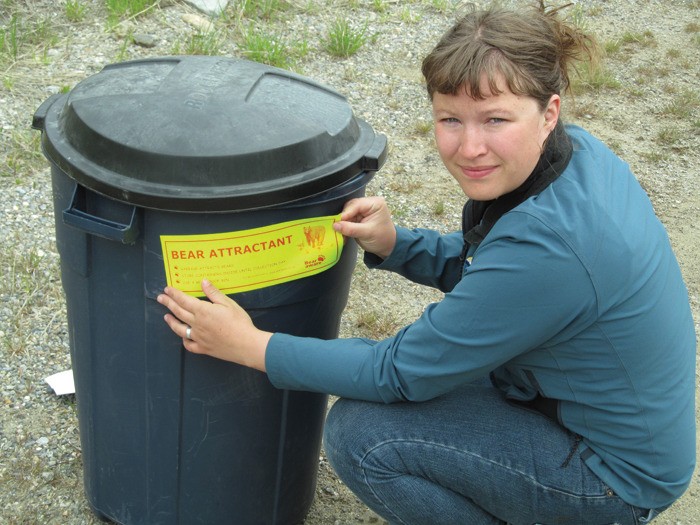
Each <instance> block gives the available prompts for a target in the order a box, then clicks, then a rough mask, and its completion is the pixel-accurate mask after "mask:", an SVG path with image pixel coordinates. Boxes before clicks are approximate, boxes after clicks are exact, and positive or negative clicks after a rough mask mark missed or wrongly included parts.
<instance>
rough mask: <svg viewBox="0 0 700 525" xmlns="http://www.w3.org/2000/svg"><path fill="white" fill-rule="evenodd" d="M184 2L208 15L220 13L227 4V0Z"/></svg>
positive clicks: (191, 0) (186, 0) (193, 0)
mask: <svg viewBox="0 0 700 525" xmlns="http://www.w3.org/2000/svg"><path fill="white" fill-rule="evenodd" d="M185 2H186V3H188V4H190V5H191V6H192V7H194V8H195V9H199V10H200V11H201V12H202V13H206V14H208V15H210V16H216V15H220V14H221V12H222V11H223V10H224V9H226V6H227V5H228V0H185Z"/></svg>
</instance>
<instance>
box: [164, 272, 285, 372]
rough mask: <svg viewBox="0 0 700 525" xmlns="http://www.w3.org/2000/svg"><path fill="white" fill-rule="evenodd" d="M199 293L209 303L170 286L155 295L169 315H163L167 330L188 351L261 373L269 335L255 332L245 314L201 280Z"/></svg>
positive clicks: (235, 304) (229, 299)
mask: <svg viewBox="0 0 700 525" xmlns="http://www.w3.org/2000/svg"><path fill="white" fill-rule="evenodd" d="M202 291H203V292H204V293H205V294H206V296H207V298H208V299H209V300H210V301H211V303H209V302H206V301H201V300H199V299H197V298H196V297H192V296H190V295H187V294H185V293H184V292H181V291H180V290H177V289H176V288H172V287H170V286H168V287H167V288H165V290H164V293H162V294H161V295H159V296H158V302H159V303H160V304H162V305H163V306H165V307H166V308H168V309H169V310H170V312H171V313H169V314H166V315H165V322H166V323H167V324H168V326H169V327H170V329H171V330H172V331H173V332H175V334H176V335H178V336H179V337H182V341H183V345H184V347H185V348H186V349H187V350H189V351H190V352H193V353H195V354H206V355H209V356H212V357H216V358H218V359H223V360H226V361H231V362H234V363H238V364H241V365H244V366H248V367H251V368H255V369H257V370H262V371H263V372H264V371H265V350H266V348H267V343H268V341H269V340H270V338H271V337H272V334H271V333H270V332H264V331H262V330H258V329H257V328H256V327H255V325H254V324H253V321H252V320H251V318H250V316H249V315H248V314H247V312H246V311H245V310H243V308H241V307H240V306H239V305H238V304H237V303H236V302H235V301H234V300H233V299H231V298H230V297H228V296H227V295H225V294H223V293H222V292H220V291H219V290H218V289H217V288H216V287H215V286H214V285H213V284H211V283H210V282H209V281H207V280H204V281H202ZM188 328H189V338H188Z"/></svg>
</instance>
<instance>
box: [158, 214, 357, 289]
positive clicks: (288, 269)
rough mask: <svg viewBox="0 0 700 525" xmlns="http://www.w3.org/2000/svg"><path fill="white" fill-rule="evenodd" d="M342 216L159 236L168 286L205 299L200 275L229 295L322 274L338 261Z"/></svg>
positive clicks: (341, 245)
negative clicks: (335, 225) (337, 224)
mask: <svg viewBox="0 0 700 525" xmlns="http://www.w3.org/2000/svg"><path fill="white" fill-rule="evenodd" d="M339 220H340V215H333V216H328V217H315V218H312V219H301V220H296V221H289V222H283V223H279V224H273V225H270V226H264V227H262V228H254V229H251V230H243V231H237V232H229V233H214V234H202V235H161V237H160V243H161V247H162V249H163V260H164V263H165V277H166V280H167V283H168V285H169V286H172V287H174V288H177V289H179V290H182V291H183V292H185V293H187V294H190V295H194V296H196V297H202V296H203V295H204V293H203V292H202V287H201V283H202V279H208V280H209V281H211V282H212V283H213V284H214V286H216V287H217V288H219V290H221V291H222V292H224V293H226V294H233V293H237V292H245V291H249V290H256V289H258V288H264V287H266V286H272V285H273V284H280V283H284V282H288V281H293V280H295V279H301V278H302V277H308V276H310V275H314V274H317V273H320V272H323V271H325V270H327V269H329V268H330V267H332V266H333V265H334V264H335V263H337V262H338V260H339V259H340V254H341V252H342V250H343V236H342V235H341V234H340V233H337V232H336V231H335V230H333V223H334V222H337V221H339Z"/></svg>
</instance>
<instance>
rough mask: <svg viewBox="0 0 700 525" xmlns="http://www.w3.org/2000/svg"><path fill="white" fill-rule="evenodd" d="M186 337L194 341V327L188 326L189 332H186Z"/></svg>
mask: <svg viewBox="0 0 700 525" xmlns="http://www.w3.org/2000/svg"><path fill="white" fill-rule="evenodd" d="M185 337H186V338H187V339H189V340H190V341H192V327H191V326H188V327H187V330H185Z"/></svg>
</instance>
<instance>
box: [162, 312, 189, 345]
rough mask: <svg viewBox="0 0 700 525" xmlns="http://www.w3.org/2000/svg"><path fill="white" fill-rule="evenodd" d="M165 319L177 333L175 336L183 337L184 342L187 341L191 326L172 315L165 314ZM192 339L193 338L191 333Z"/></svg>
mask: <svg viewBox="0 0 700 525" xmlns="http://www.w3.org/2000/svg"><path fill="white" fill-rule="evenodd" d="M163 319H165V322H166V323H167V325H168V326H169V327H170V329H171V330H172V331H173V332H174V333H175V335H177V336H178V337H181V338H182V339H184V340H187V328H189V326H190V325H188V324H187V323H183V322H182V321H181V320H180V319H178V318H177V317H175V316H174V315H172V314H165V316H164V317H163ZM190 337H192V334H191V333H190Z"/></svg>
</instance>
